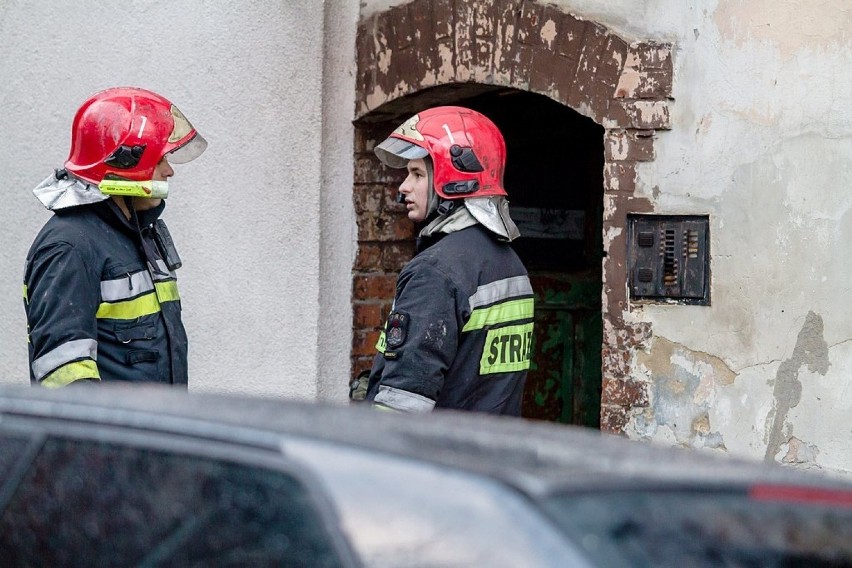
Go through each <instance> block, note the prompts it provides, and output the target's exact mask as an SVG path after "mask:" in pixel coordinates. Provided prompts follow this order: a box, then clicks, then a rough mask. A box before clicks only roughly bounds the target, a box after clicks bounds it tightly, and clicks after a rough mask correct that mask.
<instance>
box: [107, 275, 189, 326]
mask: <svg viewBox="0 0 852 568" xmlns="http://www.w3.org/2000/svg"><path fill="white" fill-rule="evenodd" d="M126 282H127V280H125V283H126ZM154 288H155V290H154V292H151V293H148V294H145V295H144V296H139V297H138V298H134V299H132V300H127V301H124V302H114V303H111V302H103V303H101V305H100V306H98V311H97V313H96V314H95V317H96V318H98V319H120V320H132V319H136V318H139V317H142V316H147V315H151V314H156V313H157V312H159V311H160V304H162V303H164V302H174V301H176V300H180V295H179V294H178V288H177V282H175V281H174V280H169V281H167V282H156V283H154Z"/></svg>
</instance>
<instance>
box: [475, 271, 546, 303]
mask: <svg viewBox="0 0 852 568" xmlns="http://www.w3.org/2000/svg"><path fill="white" fill-rule="evenodd" d="M532 293H533V289H532V285H531V284H530V279H529V278H527V277H526V276H513V277H512V278H505V279H503V280H497V281H495V282H491V283H490V284H485V285H484V286H480V287H479V288H477V289H476V293H474V295H473V296H471V297H470V300H469V302H470V309H471V310H472V309H474V308H477V307H479V306H487V305H489V304H493V303H495V302H499V301H500V300H507V299H509V298H516V297H518V296H532Z"/></svg>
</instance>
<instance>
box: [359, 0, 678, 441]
mask: <svg viewBox="0 0 852 568" xmlns="http://www.w3.org/2000/svg"><path fill="white" fill-rule="evenodd" d="M671 52H672V49H671V45H669V44H662V43H656V42H634V43H629V42H627V41H625V40H623V39H622V38H620V37H618V36H617V35H615V34H613V33H612V32H610V31H609V30H607V29H606V28H605V27H603V26H601V25H599V24H597V23H595V22H592V21H588V20H583V19H581V18H579V17H577V16H575V15H572V14H568V13H565V12H562V11H560V10H559V9H558V8H555V7H553V6H544V5H540V4H537V3H535V2H531V1H518V0H496V1H494V2H487V3H486V2H482V3H479V2H453V1H451V0H414V1H413V2H410V3H408V4H403V5H401V6H396V7H394V8H391V9H389V10H387V11H384V12H381V13H377V14H375V15H373V16H372V17H370V18H369V19H366V20H364V21H362V22H361V23H360V25H359V29H358V38H357V54H358V71H357V72H358V75H357V84H356V88H357V98H356V117H357V118H358V119H359V120H361V121H363V124H364V127H363V128H360V129H358V131H357V132H356V138H357V139H356V144H355V148H356V154H357V155H356V168H357V171H356V175H355V181H356V186H357V187H356V188H355V205H356V213H357V215H358V227H359V237H358V238H359V247H358V257H357V259H356V262H355V266H354V270H353V302H354V306H353V307H354V342H353V348H352V359H353V371H354V372H355V373H357V372H359V371H360V370H362V369H364V368H365V367H369V358H370V354H371V353H373V351H372V349H373V345H374V344H375V339H376V337H377V336H378V329H379V327H380V326H381V325H382V322H383V317H384V316H385V315H386V314H387V311H388V309H389V302H390V300H391V299H392V297H393V291H394V281H395V276H396V272H397V271H398V270H399V269H400V268H401V266H402V264H404V262H405V261H406V260H407V259H408V258H410V256H411V253H412V245H411V243H410V237H411V236H412V235H413V227H412V226H411V225H410V223H409V222H408V220H407V219H405V217H404V215H402V214H401V212H400V211H398V210H396V209H395V207H394V205H393V203H392V192H390V191H389V189H388V184H394V183H398V181H399V180H398V179H396V174H395V173H394V172H390V171H388V170H385V169H383V168H382V167H381V166H380V164H379V163H378V161H377V160H375V159H374V158H373V157H372V154H371V152H370V150H371V144H373V143H375V140H376V138H378V137H380V136H383V135H384V134H386V132H377V131H375V130H374V129H373V130H371V128H370V127H369V123H370V122H376V121H379V120H381V118H382V116H383V115H384V114H385V113H386V112H387V109H388V108H389V107H393V105H392V104H391V105H389V104H388V103H392V102H394V101H398V100H399V99H401V98H402V97H406V96H409V95H412V94H415V93H421V92H422V91H423V90H424V89H429V88H431V87H436V86H441V85H454V86H456V87H458V88H460V89H462V88H464V86H465V85H468V86H469V85H474V84H475V85H480V86H483V85H486V86H499V87H511V88H515V89H520V90H525V91H530V92H534V93H538V94H542V95H545V96H548V97H550V98H551V99H553V100H555V101H557V102H559V103H561V104H563V105H565V106H568V107H570V108H572V109H574V110H576V111H577V112H579V113H581V114H583V115H585V116H588V117H589V118H591V119H592V120H594V121H595V122H596V123H598V124H600V125H601V126H603V127H604V129H605V136H604V143H605V165H604V220H603V231H604V251H605V258H604V263H603V279H604V282H603V296H604V297H603V306H604V307H603V324H604V340H603V345H602V359H603V368H602V376H603V392H602V397H601V429H602V430H606V431H610V432H621V431H622V429H623V427H624V425H625V424H626V422H627V419H628V412H629V410H630V409H631V408H635V407H642V406H647V404H648V397H647V392H646V389H645V388H644V384H643V383H640V382H637V381H633V380H632V379H630V364H631V360H632V354H633V353H634V352H635V351H636V350H637V349H639V348H641V347H642V346H643V345H644V343H645V342H646V341H647V340H648V339H649V338H650V333H651V332H650V325H648V324H642V323H640V324H635V323H628V322H627V321H625V318H624V313H625V311H626V310H628V309H629V307H628V302H627V297H626V286H625V282H626V280H627V274H626V270H627V265H626V258H625V257H626V242H625V239H626V230H625V228H626V216H627V214H628V213H637V212H649V211H651V210H652V206H651V203H650V202H649V201H648V200H647V199H645V198H642V197H637V196H635V195H634V190H635V187H636V164H637V163H638V162H644V161H652V160H653V159H654V140H655V133H656V131H657V130H667V129H668V128H670V116H669V104H670V101H671V88H672V80H673V76H672V74H673V66H672V57H671ZM377 212H378V216H377Z"/></svg>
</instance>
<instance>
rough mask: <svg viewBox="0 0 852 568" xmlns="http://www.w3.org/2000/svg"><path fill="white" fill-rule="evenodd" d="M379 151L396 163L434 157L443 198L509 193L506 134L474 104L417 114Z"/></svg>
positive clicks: (397, 165)
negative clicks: (505, 177) (506, 186)
mask: <svg viewBox="0 0 852 568" xmlns="http://www.w3.org/2000/svg"><path fill="white" fill-rule="evenodd" d="M375 152H376V156H378V157H379V159H380V160H381V161H382V162H383V163H384V164H385V165H387V166H389V167H391V168H404V167H405V166H406V165H407V164H408V161H409V160H416V159H420V158H425V157H426V156H429V157H430V158H431V159H432V168H433V174H432V179H433V185H434V188H435V192H436V193H437V194H438V195H440V196H441V197H442V198H443V199H463V198H465V197H488V196H492V195H506V190H505V189H503V169H504V168H505V165H506V143H505V142H504V141H503V135H502V134H500V131H499V130H498V129H497V127H496V126H495V125H494V123H493V122H491V120H489V119H488V118H487V117H485V116H484V115H482V114H480V113H478V112H476V111H474V110H470V109H468V108H464V107H457V106H441V107H435V108H431V109H429V110H425V111H423V112H421V113H419V114H415V115H414V116H412V117H411V118H409V119H408V120H406V121H405V122H404V123H403V124H402V125H401V126H400V127H399V128H397V129H396V130H394V131H393V132H392V133H391V135H390V136H389V137H388V138H387V139H386V140H385V141H384V142H382V143H381V144H379V145H378V146H376V149H375Z"/></svg>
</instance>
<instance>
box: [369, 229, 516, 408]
mask: <svg viewBox="0 0 852 568" xmlns="http://www.w3.org/2000/svg"><path fill="white" fill-rule="evenodd" d="M532 334H533V292H532V287H531V286H530V281H529V278H527V271H526V269H525V268H524V266H523V264H522V263H521V261H520V259H519V258H518V256H517V255H516V254H515V252H514V251H513V250H512V248H511V247H510V246H509V245H508V243H505V242H501V241H498V240H497V239H496V238H495V236H494V235H493V234H492V233H490V232H489V231H488V230H487V229H485V228H484V227H483V226H482V225H478V224H477V225H473V226H472V227H468V228H466V229H463V230H461V231H457V232H454V233H450V234H448V235H442V236H441V238H440V239H439V240H438V241H437V242H435V243H434V244H432V245H431V246H429V247H428V248H426V249H425V250H422V251H421V252H420V253H418V254H417V255H416V256H415V257H414V258H413V259H412V260H411V262H409V263H408V264H407V265H406V266H405V268H403V269H402V272H400V275H399V278H398V280H397V287H396V296H395V298H394V305H393V308H392V310H391V314H390V315H389V317H388V321H387V323H386V325H385V329H384V332H383V333H382V335H381V336H380V338H379V344H378V345H377V349H378V350H379V353H378V354H377V355H376V358H375V360H374V362H373V368H372V370H371V372H370V382H369V387H368V391H367V399H368V400H372V401H373V402H374V403H375V404H378V405H382V406H387V407H390V408H394V409H397V410H406V411H411V412H428V411H430V410H432V408H452V409H464V410H473V411H480V412H487V413H493V414H508V415H514V416H518V415H520V413H521V398H522V394H523V389H524V381H525V379H526V374H527V369H528V368H529V366H530V351H531V341H532Z"/></svg>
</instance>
